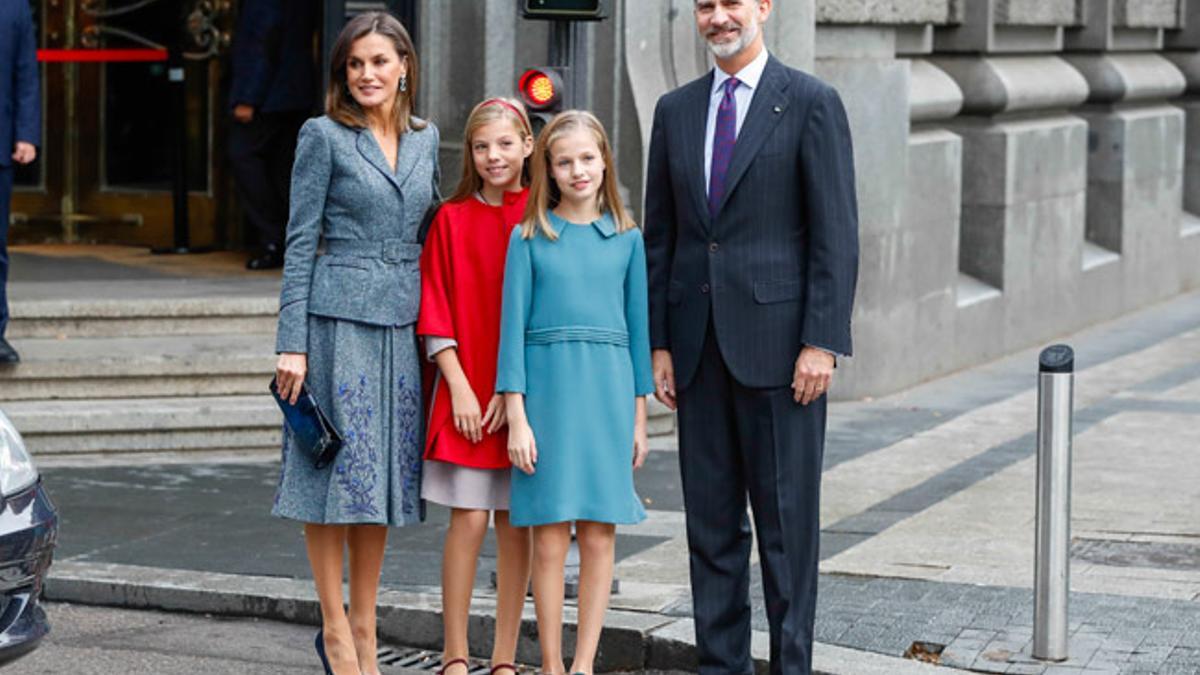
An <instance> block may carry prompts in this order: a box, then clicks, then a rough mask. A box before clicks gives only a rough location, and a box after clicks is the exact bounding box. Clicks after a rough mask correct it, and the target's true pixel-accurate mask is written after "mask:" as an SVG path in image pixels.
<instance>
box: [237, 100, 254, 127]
mask: <svg viewBox="0 0 1200 675" xmlns="http://www.w3.org/2000/svg"><path fill="white" fill-rule="evenodd" d="M233 119H235V120H237V121H239V122H241V123H242V124H249V123H251V122H253V121H254V106H252V105H246V104H245V103H239V104H237V105H235V106H233Z"/></svg>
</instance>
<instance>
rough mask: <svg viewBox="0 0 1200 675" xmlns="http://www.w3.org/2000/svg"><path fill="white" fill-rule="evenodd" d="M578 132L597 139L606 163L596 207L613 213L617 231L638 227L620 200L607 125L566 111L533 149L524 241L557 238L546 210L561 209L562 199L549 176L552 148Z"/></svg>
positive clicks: (578, 112) (588, 115)
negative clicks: (540, 237) (561, 139)
mask: <svg viewBox="0 0 1200 675" xmlns="http://www.w3.org/2000/svg"><path fill="white" fill-rule="evenodd" d="M579 129H586V130H588V131H590V132H592V135H594V136H595V137H596V145H597V146H599V148H600V158H601V160H602V161H603V162H604V184H603V185H602V186H600V193H599V202H600V203H599V204H598V205H597V206H598V207H599V209H600V213H604V212H605V211H611V212H612V216H613V220H614V221H616V225H617V232H625V231H627V230H632V229H634V228H636V227H637V224H636V223H634V222H633V219H632V218H630V217H629V213H628V212H627V211H626V210H625V204H624V202H622V201H621V193H620V190H619V189H618V187H617V186H618V183H617V167H616V165H615V164H614V163H613V156H612V148H611V146H609V143H608V134H606V133H604V125H603V124H600V120H598V119H596V116H595V115H593V114H592V113H590V112H587V111H585V110H566V111H563V112H561V113H559V114H558V115H555V116H554V119H552V120H550V123H549V124H547V125H546V127H545V128H544V129H542V131H541V133H540V134H539V135H538V140H537V145H536V146H535V147H534V149H533V155H532V157H533V168H532V171H531V174H532V176H531V181H530V185H529V202H528V203H527V205H526V207H525V218H524V219H523V220H522V222H521V236H522V237H524V238H525V239H532V238H534V237H535V236H537V234H538V233H541V235H542V236H544V237H546V238H547V239H549V240H551V241H554V240H555V239H558V234H557V233H556V232H555V231H554V228H553V227H552V226H551V225H550V220H549V219H548V218H547V217H546V211H548V210H550V209H552V208H554V207H555V206H558V203H559V201H560V200H561V199H562V193H561V192H560V191H559V189H558V184H557V183H555V182H554V178H553V177H552V176H551V175H550V148H551V147H552V146H553V145H554V142H555V141H557V140H558V139H560V138H562V137H563V136H566V135H567V134H569V133H572V132H574V131H578V130H579Z"/></svg>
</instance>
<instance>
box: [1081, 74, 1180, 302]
mask: <svg viewBox="0 0 1200 675" xmlns="http://www.w3.org/2000/svg"><path fill="white" fill-rule="evenodd" d="M1065 58H1066V59H1067V60H1068V61H1069V62H1070V63H1071V65H1072V66H1074V67H1075V68H1076V69H1077V70H1078V71H1079V72H1080V73H1081V74H1082V75H1083V77H1084V78H1085V79H1086V80H1087V82H1088V87H1089V90H1090V94H1089V96H1088V101H1087V105H1085V106H1083V107H1081V108H1080V109H1079V110H1078V111H1077V112H1078V114H1079V115H1080V116H1081V117H1083V118H1084V119H1085V120H1087V122H1088V127H1089V133H1090V143H1089V152H1088V216H1087V241H1088V244H1087V249H1086V251H1087V255H1086V256H1085V258H1084V272H1085V280H1084V283H1085V284H1086V287H1087V288H1088V289H1089V290H1090V291H1093V292H1090V293H1089V294H1088V298H1089V299H1090V300H1091V301H1092V302H1103V303H1104V307H1103V311H1102V316H1113V315H1116V314H1117V313H1119V312H1122V311H1128V310H1129V309H1133V308H1135V307H1139V306H1142V305H1144V304H1146V303H1147V302H1150V301H1153V300H1157V299H1160V298H1164V297H1166V296H1168V295H1171V294H1174V293H1177V292H1179V290H1180V280H1179V273H1178V267H1177V258H1176V255H1175V249H1176V247H1177V246H1178V245H1179V238H1180V216H1181V213H1182V208H1183V154H1184V153H1183V141H1184V114H1183V111H1182V110H1180V109H1179V108H1177V107H1175V106H1173V105H1169V104H1168V103H1167V100H1168V99H1172V98H1175V97H1176V96H1178V95H1179V94H1181V93H1183V90H1184V88H1185V86H1186V83H1185V81H1184V78H1183V74H1182V73H1180V72H1179V70H1178V69H1177V68H1176V67H1175V66H1173V65H1172V64H1171V63H1170V62H1169V61H1167V60H1166V59H1164V58H1163V57H1162V56H1159V55H1158V54H1146V53H1134V54H1125V53H1119V52H1109V53H1104V54H1068V55H1067V56H1066V57H1065ZM1118 256H1119V258H1120V260H1119V262H1120V264H1119V265H1117V264H1116V263H1117V262H1118V260H1117V258H1118Z"/></svg>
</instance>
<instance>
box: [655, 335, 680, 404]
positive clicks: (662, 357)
mask: <svg viewBox="0 0 1200 675" xmlns="http://www.w3.org/2000/svg"><path fill="white" fill-rule="evenodd" d="M650 359H651V363H652V369H653V370H654V398H656V399H658V401H659V403H662V404H663V405H665V406H667V407H668V408H670V409H671V410H674V409H675V365H674V363H673V362H672V361H671V352H670V351H669V350H667V349H655V350H654V351H653V352H652V353H651V356H650Z"/></svg>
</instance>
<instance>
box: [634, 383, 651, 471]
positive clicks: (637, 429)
mask: <svg viewBox="0 0 1200 675" xmlns="http://www.w3.org/2000/svg"><path fill="white" fill-rule="evenodd" d="M648 454H650V442H649V441H648V440H646V397H645V396H639V397H638V398H637V401H636V402H635V403H634V415H633V468H634V469H640V468H642V464H645V463H646V455H648Z"/></svg>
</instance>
